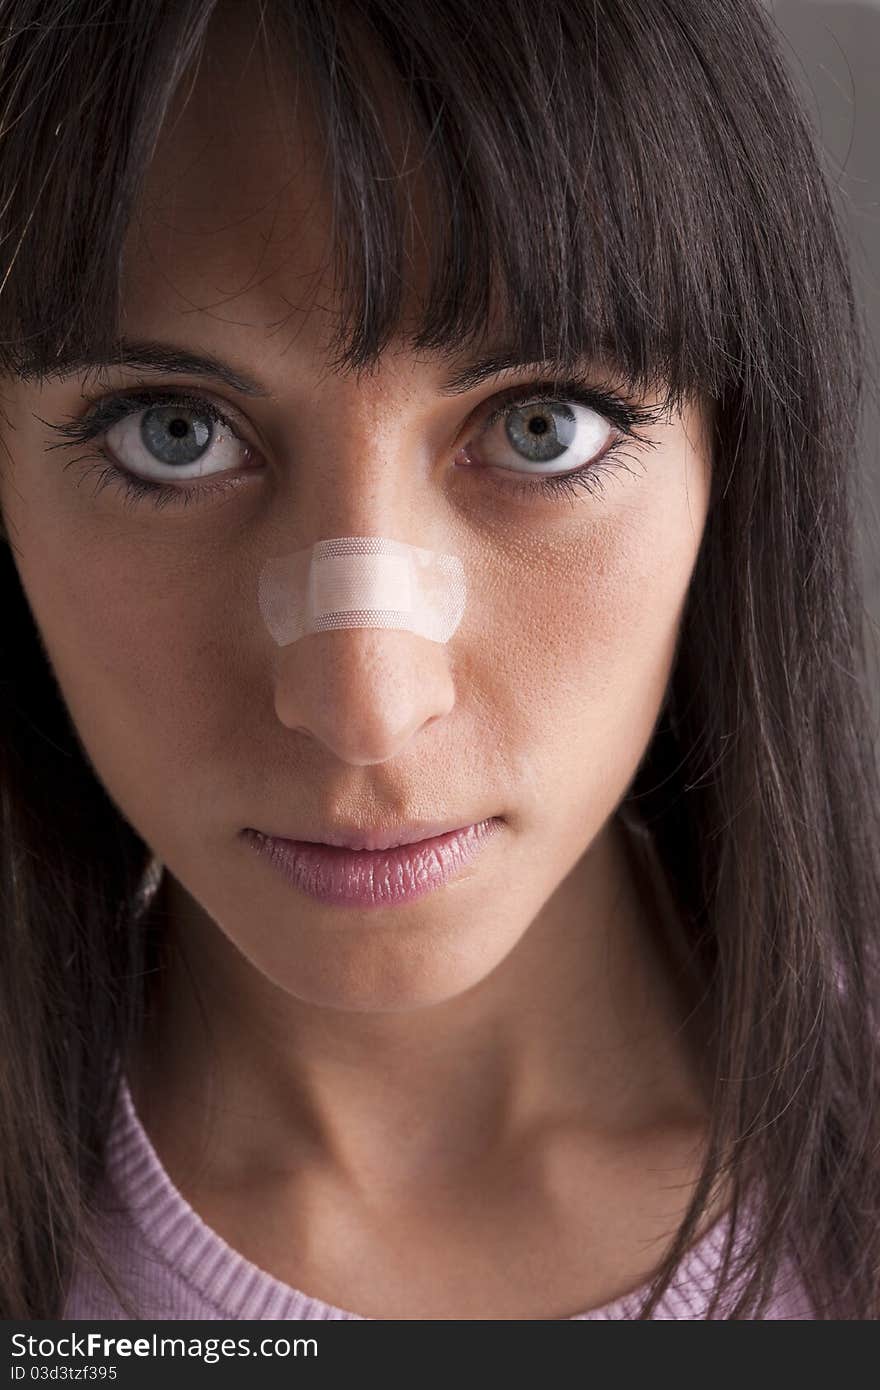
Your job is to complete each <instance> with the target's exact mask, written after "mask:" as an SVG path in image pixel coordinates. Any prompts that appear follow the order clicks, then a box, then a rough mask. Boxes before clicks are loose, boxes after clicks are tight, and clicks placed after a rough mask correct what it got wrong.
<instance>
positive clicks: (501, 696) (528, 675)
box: [492, 490, 704, 809]
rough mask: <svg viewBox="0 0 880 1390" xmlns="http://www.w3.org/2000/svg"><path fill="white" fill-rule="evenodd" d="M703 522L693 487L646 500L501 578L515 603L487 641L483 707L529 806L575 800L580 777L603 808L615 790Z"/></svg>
mask: <svg viewBox="0 0 880 1390" xmlns="http://www.w3.org/2000/svg"><path fill="white" fill-rule="evenodd" d="M703 519H704V513H703V512H702V498H701V494H699V493H695V492H694V490H691V491H690V493H689V494H688V495H687V496H685V494H684V492H682V495H681V497H678V498H672V497H670V498H666V499H664V498H660V499H659V500H658V499H657V497H656V496H655V495H654V494H650V495H648V494H646V496H645V498H644V500H642V499H640V500H639V501H637V502H628V503H627V505H626V506H625V507H623V506H621V507H619V508H618V509H616V510H615V512H614V513H613V515H610V516H609V517H608V519H607V520H605V519H603V520H602V521H600V522H599V523H594V522H593V520H592V519H591V523H590V526H589V527H588V528H583V529H582V531H581V533H580V535H579V536H578V537H577V539H576V540H574V541H572V542H570V543H568V544H566V545H564V546H557V547H554V548H552V549H550V550H548V551H547V552H546V553H545V555H544V557H543V559H542V562H541V565H540V567H539V568H538V569H536V568H535V567H534V566H532V567H531V569H530V571H529V573H526V568H525V564H524V565H523V568H522V569H521V571H520V574H519V577H518V579H514V578H513V577H512V576H511V577H510V582H509V589H510V592H515V593H517V595H522V596H523V598H522V601H521V602H518V603H517V606H516V613H515V617H514V615H513V614H511V619H510V621H509V622H508V623H507V624H505V625H504V627H503V630H501V629H499V631H498V633H497V634H496V643H495V649H494V652H493V653H492V666H493V668H494V669H495V670H496V671H497V672H499V673H500V672H503V673H504V676H503V679H502V677H501V676H500V675H499V677H498V687H497V689H496V699H495V701H494V703H495V704H496V717H498V718H499V722H500V725H501V726H502V728H503V730H504V736H505V737H507V738H509V739H510V742H511V747H513V746H516V747H517V748H518V749H519V750H521V751H520V754H519V761H518V765H517V778H518V782H519V784H520V785H521V786H524V787H526V786H529V785H530V786H531V788H532V791H533V792H534V797H535V802H536V804H537V800H538V797H539V795H540V794H546V791H547V789H548V788H551V787H552V788H553V790H554V795H555V796H556V795H558V796H560V797H563V796H564V795H565V789H566V788H568V789H569V791H570V795H571V797H572V798H573V799H575V800H576V799H577V797H578V796H579V795H582V794H583V792H584V786H583V780H584V777H585V776H587V779H588V781H589V784H590V787H591V788H592V793H593V794H595V791H596V788H597V787H599V786H607V788H608V791H609V794H611V793H613V795H612V805H613V804H616V802H617V800H618V798H619V797H620V796H622V795H623V794H624V791H625V788H626V786H627V785H628V783H629V781H630V779H631V777H632V775H634V773H635V770H636V768H637V766H638V763H639V762H640V760H641V757H642V754H643V753H644V751H645V748H646V747H647V744H648V742H649V740H650V737H651V734H652V732H653V729H654V726H655V723H656V719H657V716H658V714H659V711H660V707H661V705H662V702H663V696H664V693H665V690H666V686H667V683H668V680H669V676H670V673H671V669H672V664H673V661H674V656H675V647H676V641H677V637H678V631H679V627H680V622H681V616H682V612H683V608H684V604H685V601H686V598H687V593H688V588H689V583H690V579H691V576H692V573H693V567H694V564H695V563H696V558H697V554H698V551H699V544H700V539H701V535H702V526H703ZM499 702H501V703H502V704H503V705H504V712H503V714H500V715H499V714H498V711H497V706H498V703H499ZM609 809H611V808H610V807H609Z"/></svg>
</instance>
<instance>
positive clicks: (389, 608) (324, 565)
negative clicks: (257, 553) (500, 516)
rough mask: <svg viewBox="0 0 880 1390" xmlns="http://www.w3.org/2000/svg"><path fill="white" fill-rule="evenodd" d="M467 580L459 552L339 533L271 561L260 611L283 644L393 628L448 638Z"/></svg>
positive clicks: (461, 605)
mask: <svg viewBox="0 0 880 1390" xmlns="http://www.w3.org/2000/svg"><path fill="white" fill-rule="evenodd" d="M466 594H467V585H466V583H465V577H464V569H463V567H462V563H461V561H460V560H459V558H458V556H457V555H441V554H439V553H438V552H437V551H435V550H423V549H422V548H421V547H419V546H416V545H408V544H407V543H406V541H394V540H386V539H385V537H383V536H337V537H335V538H334V539H333V540H329V541H316V542H315V544H314V545H310V546H307V547H306V548H305V549H304V550H297V551H294V553H293V554H292V555H282V556H279V557H277V558H274V559H271V560H268V561H267V562H266V564H265V565H264V566H263V569H262V571H261V573H260V579H259V585H258V600H259V605H260V612H261V613H262V615H263V619H264V621H265V623H266V626H267V627H268V629H269V631H270V633H271V634H272V636H273V637H274V639H275V641H276V642H277V643H278V644H279V646H282V647H286V646H289V645H290V643H291V642H296V641H298V640H299V638H300V637H305V636H306V635H307V634H308V633H310V632H326V631H327V630H328V629H330V628H339V627H386V628H397V629H399V630H400V631H402V632H414V633H417V634H418V636H420V637H427V638H428V640H429V641H431V642H448V641H449V639H450V637H451V636H452V634H453V633H454V632H455V630H456V628H457V627H458V625H459V623H460V622H461V618H462V614H463V613H464V605H465V598H466Z"/></svg>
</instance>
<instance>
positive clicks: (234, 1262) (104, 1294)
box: [63, 1081, 813, 1320]
mask: <svg viewBox="0 0 880 1390" xmlns="http://www.w3.org/2000/svg"><path fill="white" fill-rule="evenodd" d="M99 1203H100V1208H101V1212H102V1226H101V1240H102V1246H103V1248H104V1250H105V1251H106V1254H107V1255H108V1256H109V1258H110V1261H111V1264H112V1267H113V1268H114V1271H115V1272H116V1273H117V1275H118V1278H119V1282H120V1283H121V1285H122V1286H123V1288H124V1289H125V1291H126V1293H127V1294H128V1295H129V1296H130V1297H131V1298H132V1299H133V1300H134V1304H135V1307H136V1310H137V1312H138V1314H139V1316H140V1317H142V1318H145V1319H149V1320H154V1319H155V1320H161V1319H166V1318H170V1319H183V1318H191V1319H227V1318H228V1319H236V1320H240V1319H251V1318H254V1319H269V1318H275V1319H283V1320H288V1319H299V1318H303V1319H309V1318H329V1319H334V1318H335V1319H338V1318H357V1319H361V1318H363V1314H361V1313H357V1312H353V1311H351V1310H349V1309H345V1308H336V1307H334V1306H333V1305H332V1304H330V1303H324V1302H322V1300H321V1299H319V1298H312V1297H311V1296H310V1295H309V1294H307V1293H304V1292H303V1291H302V1290H300V1289H294V1288H291V1287H290V1285H288V1284H284V1283H282V1282H281V1281H280V1280H279V1279H275V1278H273V1276H272V1275H271V1274H268V1273H267V1272H266V1271H265V1270H263V1269H260V1268H259V1267H258V1266H257V1265H255V1264H252V1263H251V1262H250V1261H249V1260H247V1259H245V1258H244V1256H243V1255H241V1254H239V1253H238V1251H236V1250H234V1249H232V1247H231V1246H230V1245H227V1243H226V1242H225V1241H224V1240H223V1239H222V1238H221V1237H220V1236H219V1235H218V1234H217V1232H216V1231H213V1230H212V1229H211V1228H210V1227H209V1226H207V1225H205V1223H204V1222H203V1221H202V1220H201V1218H200V1217H199V1216H198V1214H197V1213H196V1212H195V1211H194V1210H193V1208H192V1207H191V1206H190V1205H189V1203H188V1202H186V1201H185V1200H184V1198H183V1196H182V1195H181V1193H180V1192H179V1191H178V1190H177V1188H175V1187H174V1185H173V1183H172V1182H171V1180H170V1178H169V1176H168V1174H167V1173H166V1172H165V1170H164V1168H163V1167H162V1164H161V1163H160V1161H159V1157H158V1155H157V1153H156V1151H155V1149H154V1148H153V1146H152V1144H151V1143H150V1140H149V1138H148V1137H147V1134H146V1132H145V1130H144V1128H143V1126H142V1125H141V1123H140V1120H139V1118H138V1115H137V1113H136V1111H135V1109H134V1105H133V1103H132V1098H131V1093H130V1091H129V1089H128V1086H127V1084H126V1083H125V1081H123V1083H122V1086H121V1088H120V1093H119V1100H118V1104H117V1109H116V1113H115V1116H114V1121H113V1125H112V1128H111V1133H110V1136H109V1141H108V1149H107V1165H106V1170H105V1177H104V1182H103V1185H102V1188H101V1191H100V1193H99ZM727 1221H728V1218H727V1216H726V1215H725V1216H723V1217H722V1218H721V1219H720V1220H719V1221H718V1222H717V1223H716V1224H715V1225H714V1226H713V1227H712V1228H711V1229H710V1230H709V1231H708V1232H707V1234H706V1235H705V1236H704V1237H703V1238H702V1240H701V1241H700V1242H699V1243H698V1244H697V1245H696V1246H694V1247H693V1248H692V1249H691V1251H690V1252H689V1253H688V1255H687V1256H686V1258H685V1259H684V1260H683V1261H682V1264H681V1265H680V1266H679V1271H678V1276H677V1278H676V1280H675V1281H674V1284H673V1287H672V1288H671V1289H670V1290H669V1292H668V1293H667V1294H666V1296H665V1298H664V1299H663V1300H662V1302H661V1304H660V1306H659V1308H658V1309H657V1310H656V1311H655V1313H654V1317H655V1318H705V1315H706V1307H707V1304H708V1295H709V1293H710V1292H711V1289H712V1285H713V1275H714V1272H715V1270H716V1268H717V1266H718V1261H719V1256H720V1253H721V1250H722V1245H723V1238H724V1234H725V1229H726V1226H727ZM645 1287H646V1286H643V1287H642V1288H640V1289H636V1290H634V1291H633V1292H632V1293H629V1294H627V1295H625V1296H624V1297H622V1298H618V1299H616V1300H615V1301H614V1302H612V1303H607V1304H605V1306H604V1307H602V1308H590V1309H588V1310H587V1311H586V1312H583V1313H576V1314H575V1315H574V1317H575V1318H576V1319H590V1318H623V1319H628V1318H632V1317H633V1316H634V1310H635V1309H637V1307H638V1304H639V1302H640V1299H641V1297H642V1296H643V1295H644V1291H645ZM63 1316H64V1318H65V1319H67V1320H70V1319H96V1318H97V1319H100V1318H112V1319H123V1318H126V1317H127V1316H128V1314H127V1313H126V1312H125V1310H124V1309H123V1308H122V1307H121V1306H120V1304H119V1302H118V1301H117V1300H116V1299H115V1297H113V1296H112V1294H111V1293H110V1291H109V1290H108V1289H107V1288H106V1286H105V1285H104V1283H103V1281H101V1280H100V1279H99V1277H98V1276H97V1275H96V1274H95V1273H94V1272H93V1271H92V1270H91V1269H90V1268H89V1267H87V1266H86V1265H85V1264H82V1263H81V1264H80V1265H78V1266H77V1267H76V1269H75V1271H74V1277H73V1280H72V1282H71V1285H70V1287H69V1290H68V1296H67V1300H66V1303H65V1307H64V1314H63ZM476 1316H478V1315H476ZM765 1316H766V1317H768V1318H780V1319H812V1317H813V1313H812V1310H811V1308H810V1305H809V1303H808V1301H807V1298H806V1295H805V1293H804V1291H803V1290H802V1289H801V1288H800V1287H799V1286H798V1284H797V1281H796V1280H795V1279H794V1277H793V1275H792V1272H791V1270H790V1269H786V1270H785V1272H784V1274H783V1275H782V1276H780V1279H779V1282H778V1284H777V1290H776V1293H775V1296H774V1301H773V1304H772V1307H771V1309H770V1311H769V1312H768V1313H766V1314H765Z"/></svg>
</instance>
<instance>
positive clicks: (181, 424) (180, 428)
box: [168, 415, 189, 439]
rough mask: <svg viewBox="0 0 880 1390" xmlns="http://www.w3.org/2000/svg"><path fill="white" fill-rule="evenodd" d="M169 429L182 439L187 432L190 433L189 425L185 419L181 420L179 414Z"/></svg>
mask: <svg viewBox="0 0 880 1390" xmlns="http://www.w3.org/2000/svg"><path fill="white" fill-rule="evenodd" d="M168 429H169V430H170V432H171V433H172V434H173V435H175V436H176V437H177V438H178V439H182V438H183V436H184V435H185V434H188V433H189V425H188V424H187V423H186V421H185V420H181V418H180V416H179V415H178V417H177V419H176V420H172V421H171V423H170V424H169V426H168Z"/></svg>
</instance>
